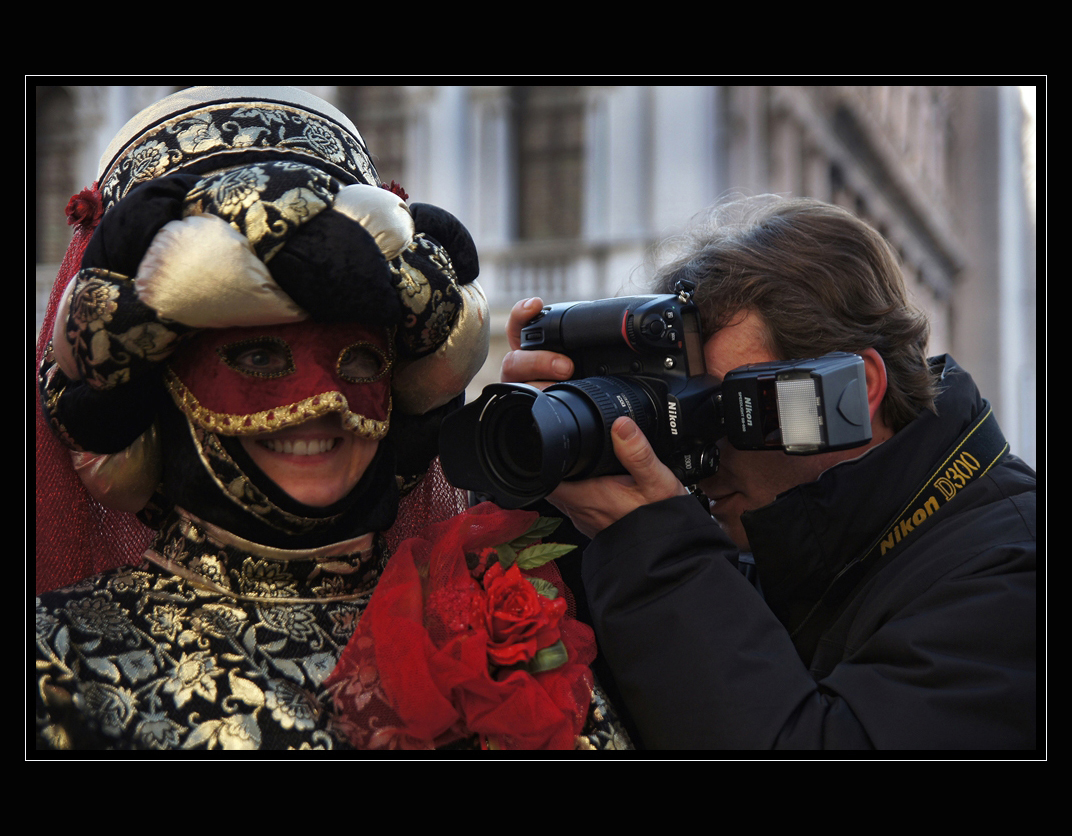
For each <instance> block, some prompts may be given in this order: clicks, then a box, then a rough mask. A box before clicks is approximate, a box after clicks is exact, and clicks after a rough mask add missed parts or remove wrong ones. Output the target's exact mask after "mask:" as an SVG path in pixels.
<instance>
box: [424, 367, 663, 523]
mask: <svg viewBox="0 0 1072 836" xmlns="http://www.w3.org/2000/svg"><path fill="white" fill-rule="evenodd" d="M619 415H628V416H630V417H631V418H633V420H635V421H636V422H637V424H639V425H640V428H641V430H642V431H644V432H647V431H648V430H649V429H650V428H651V427H652V426H654V425H655V424H656V421H657V415H656V411H655V402H654V400H653V396H652V395H651V394H650V393H649V392H648V391H647V389H645V388H644V386H643V385H642V384H640V383H639V382H637V381H633V380H626V379H622V378H616V377H593V378H583V379H581V380H575V381H570V382H568V383H559V384H556V385H554V386H551V387H548V388H547V389H546V390H544V391H543V392H541V391H540V390H539V389H536V388H534V387H532V386H524V385H520V384H494V385H492V386H489V387H487V388H486V389H485V390H484V393H483V394H482V395H481V397H480V399H479V400H478V401H477V402H476V403H474V404H472V405H471V406H467V407H465V408H463V409H461V410H459V411H458V412H456V413H454V414H453V415H450V416H448V417H447V418H446V419H444V422H443V430H442V433H441V449H440V460H441V462H442V464H443V470H444V472H445V473H446V475H447V478H448V479H450V481H451V482H452V483H454V484H455V485H457V486H459V487H463V488H468V489H470V490H475V491H479V492H481V493H485V494H488V495H490V496H492V497H493V498H494V499H495V500H496V502H498V503H499V504H500V505H502V506H503V507H506V508H511V507H513V508H516V507H521V506H522V505H526V504H529V503H530V502H533V501H535V500H537V499H540V498H542V497H544V496H546V495H547V494H549V493H550V492H551V491H553V490H554V489H555V487H556V486H557V485H558V483H559V482H561V481H563V480H564V479H585V478H589V477H593V476H603V475H606V474H609V473H623V472H624V470H623V468H622V467H621V465H620V464H619V463H618V460H617V459H616V458H615V457H614V448H613V445H612V443H611V438H610V428H611V425H612V424H613V423H614V420H615V419H616V418H617V417H618V416H619ZM474 448H475V449H474Z"/></svg>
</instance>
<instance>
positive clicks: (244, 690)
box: [36, 513, 631, 750]
mask: <svg viewBox="0 0 1072 836" xmlns="http://www.w3.org/2000/svg"><path fill="white" fill-rule="evenodd" d="M386 550H387V549H386V545H385V544H384V541H383V538H382V537H379V536H375V537H374V536H373V535H366V536H365V537H362V538H359V539H357V540H353V541H349V542H347V543H344V544H336V545H334V546H331V547H327V548H322V549H309V550H304V551H301V552H289V551H284V550H280V549H267V548H264V547H259V546H255V545H254V544H251V543H247V542H245V541H242V540H240V539H238V538H235V537H233V536H232V535H229V534H227V533H226V532H222V531H220V530H219V529H215V528H214V527H212V526H209V525H206V524H204V523H202V522H200V521H199V520H196V519H193V518H191V517H189V516H186V515H183V514H181V513H180V514H176V515H173V516H172V517H171V518H170V520H169V523H168V524H167V525H165V526H164V527H163V528H162V529H161V531H160V533H159V535H158V537H157V539H156V540H155V541H154V544H153V547H152V548H151V549H150V551H149V552H147V554H146V557H147V560H146V561H145V562H144V563H142V564H141V565H140V566H138V567H124V568H120V569H117V570H114V571H111V572H106V573H104V574H101V575H98V576H97V577H94V578H90V579H87V580H85V581H82V582H80V583H78V584H75V585H73V586H70V587H68V588H66V589H62V590H57V591H55V592H50V593H47V594H44V595H41V596H40V597H39V598H38V599H37V613H36V616H37V617H36V645H37V662H36V665H37V670H36V676H37V684H36V698H37V700H36V734H37V748H39V749H80V750H101V749H117V750H181V749H191V750H206V749H264V750H285V749H323V750H328V749H349V748H350V746H349V744H348V742H347V739H346V735H345V732H344V723H345V721H344V720H343V719H342V718H340V717H338V716H336V715H335V714H334V712H333V710H332V707H331V703H330V700H329V698H328V695H327V693H326V692H325V689H324V688H323V687H322V683H323V682H324V680H325V679H326V678H327V676H328V674H329V673H330V672H331V671H332V670H333V669H334V667H335V665H336V663H337V661H338V658H339V655H340V654H341V652H342V650H343V648H344V647H345V645H346V642H347V641H348V640H349V638H350V636H351V635H352V634H353V631H354V628H355V625H356V624H357V622H358V620H359V618H360V616H361V613H362V612H363V610H364V608H365V606H366V605H367V603H368V599H369V597H370V596H371V594H372V591H373V589H374V587H375V584H376V580H377V578H378V576H379V573H380V571H381V570H382V567H383V565H384V563H385V560H386ZM576 748H578V749H619V748H631V745H630V743H629V741H628V738H627V736H626V735H625V733H624V731H622V730H621V728H620V725H619V724H618V722H617V720H616V718H615V717H614V715H613V711H612V709H611V708H610V706H608V705H607V704H606V701H605V700H604V698H603V697H602V695H601V693H600V692H599V690H598V689H597V691H596V693H595V694H594V695H593V703H592V709H591V711H590V712H589V720H588V723H587V725H586V727H585V729H584V734H583V735H582V736H580V737H578V739H577V747H576Z"/></svg>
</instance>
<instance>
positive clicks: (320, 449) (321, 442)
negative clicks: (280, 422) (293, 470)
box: [257, 438, 338, 456]
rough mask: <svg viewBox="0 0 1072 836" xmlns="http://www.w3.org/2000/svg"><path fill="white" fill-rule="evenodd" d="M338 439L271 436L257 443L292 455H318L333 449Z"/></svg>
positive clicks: (274, 450) (274, 451) (276, 451)
mask: <svg viewBox="0 0 1072 836" xmlns="http://www.w3.org/2000/svg"><path fill="white" fill-rule="evenodd" d="M336 441H338V439H337V438H311V439H304V438H299V439H296V440H290V439H284V440H279V439H274V438H270V439H263V440H260V441H258V442H257V443H258V444H259V445H261V446H262V447H264V448H266V449H268V450H271V451H272V452H273V453H286V454H288V455H292V456H318V455H320V454H321V453H326V452H328V451H329V450H331V449H332V448H333V447H334V446H335V442H336Z"/></svg>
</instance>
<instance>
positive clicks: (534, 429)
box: [485, 398, 543, 485]
mask: <svg viewBox="0 0 1072 836" xmlns="http://www.w3.org/2000/svg"><path fill="white" fill-rule="evenodd" d="M485 438H486V443H487V447H486V452H487V456H488V462H489V464H490V466H491V468H492V470H493V471H494V472H495V473H497V474H499V477H500V478H501V479H503V480H504V481H505V482H507V483H510V484H518V485H523V484H528V483H529V482H531V481H532V480H534V479H538V478H539V476H540V470H541V468H542V466H543V455H542V452H541V442H540V429H539V427H538V426H537V424H536V421H535V420H534V419H533V417H532V401H530V400H519V399H517V398H513V399H508V400H507V402H504V403H503V404H502V405H501V406H500V408H499V409H495V410H491V414H490V415H488V417H487V426H486V429H485Z"/></svg>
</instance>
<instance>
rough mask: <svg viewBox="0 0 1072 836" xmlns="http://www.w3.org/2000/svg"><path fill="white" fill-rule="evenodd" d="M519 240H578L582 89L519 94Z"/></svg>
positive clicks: (516, 97)
mask: <svg viewBox="0 0 1072 836" xmlns="http://www.w3.org/2000/svg"><path fill="white" fill-rule="evenodd" d="M513 93H514V117H515V119H516V123H515V134H514V135H515V141H516V143H517V144H516V149H517V153H516V163H517V197H518V214H517V219H518V220H517V222H518V229H517V234H518V238H520V239H522V240H538V239H547V238H578V237H580V235H581V231H582V224H581V219H582V212H583V204H582V194H583V187H584V98H583V95H582V91H581V88H579V87H516V88H514V91H513Z"/></svg>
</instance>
